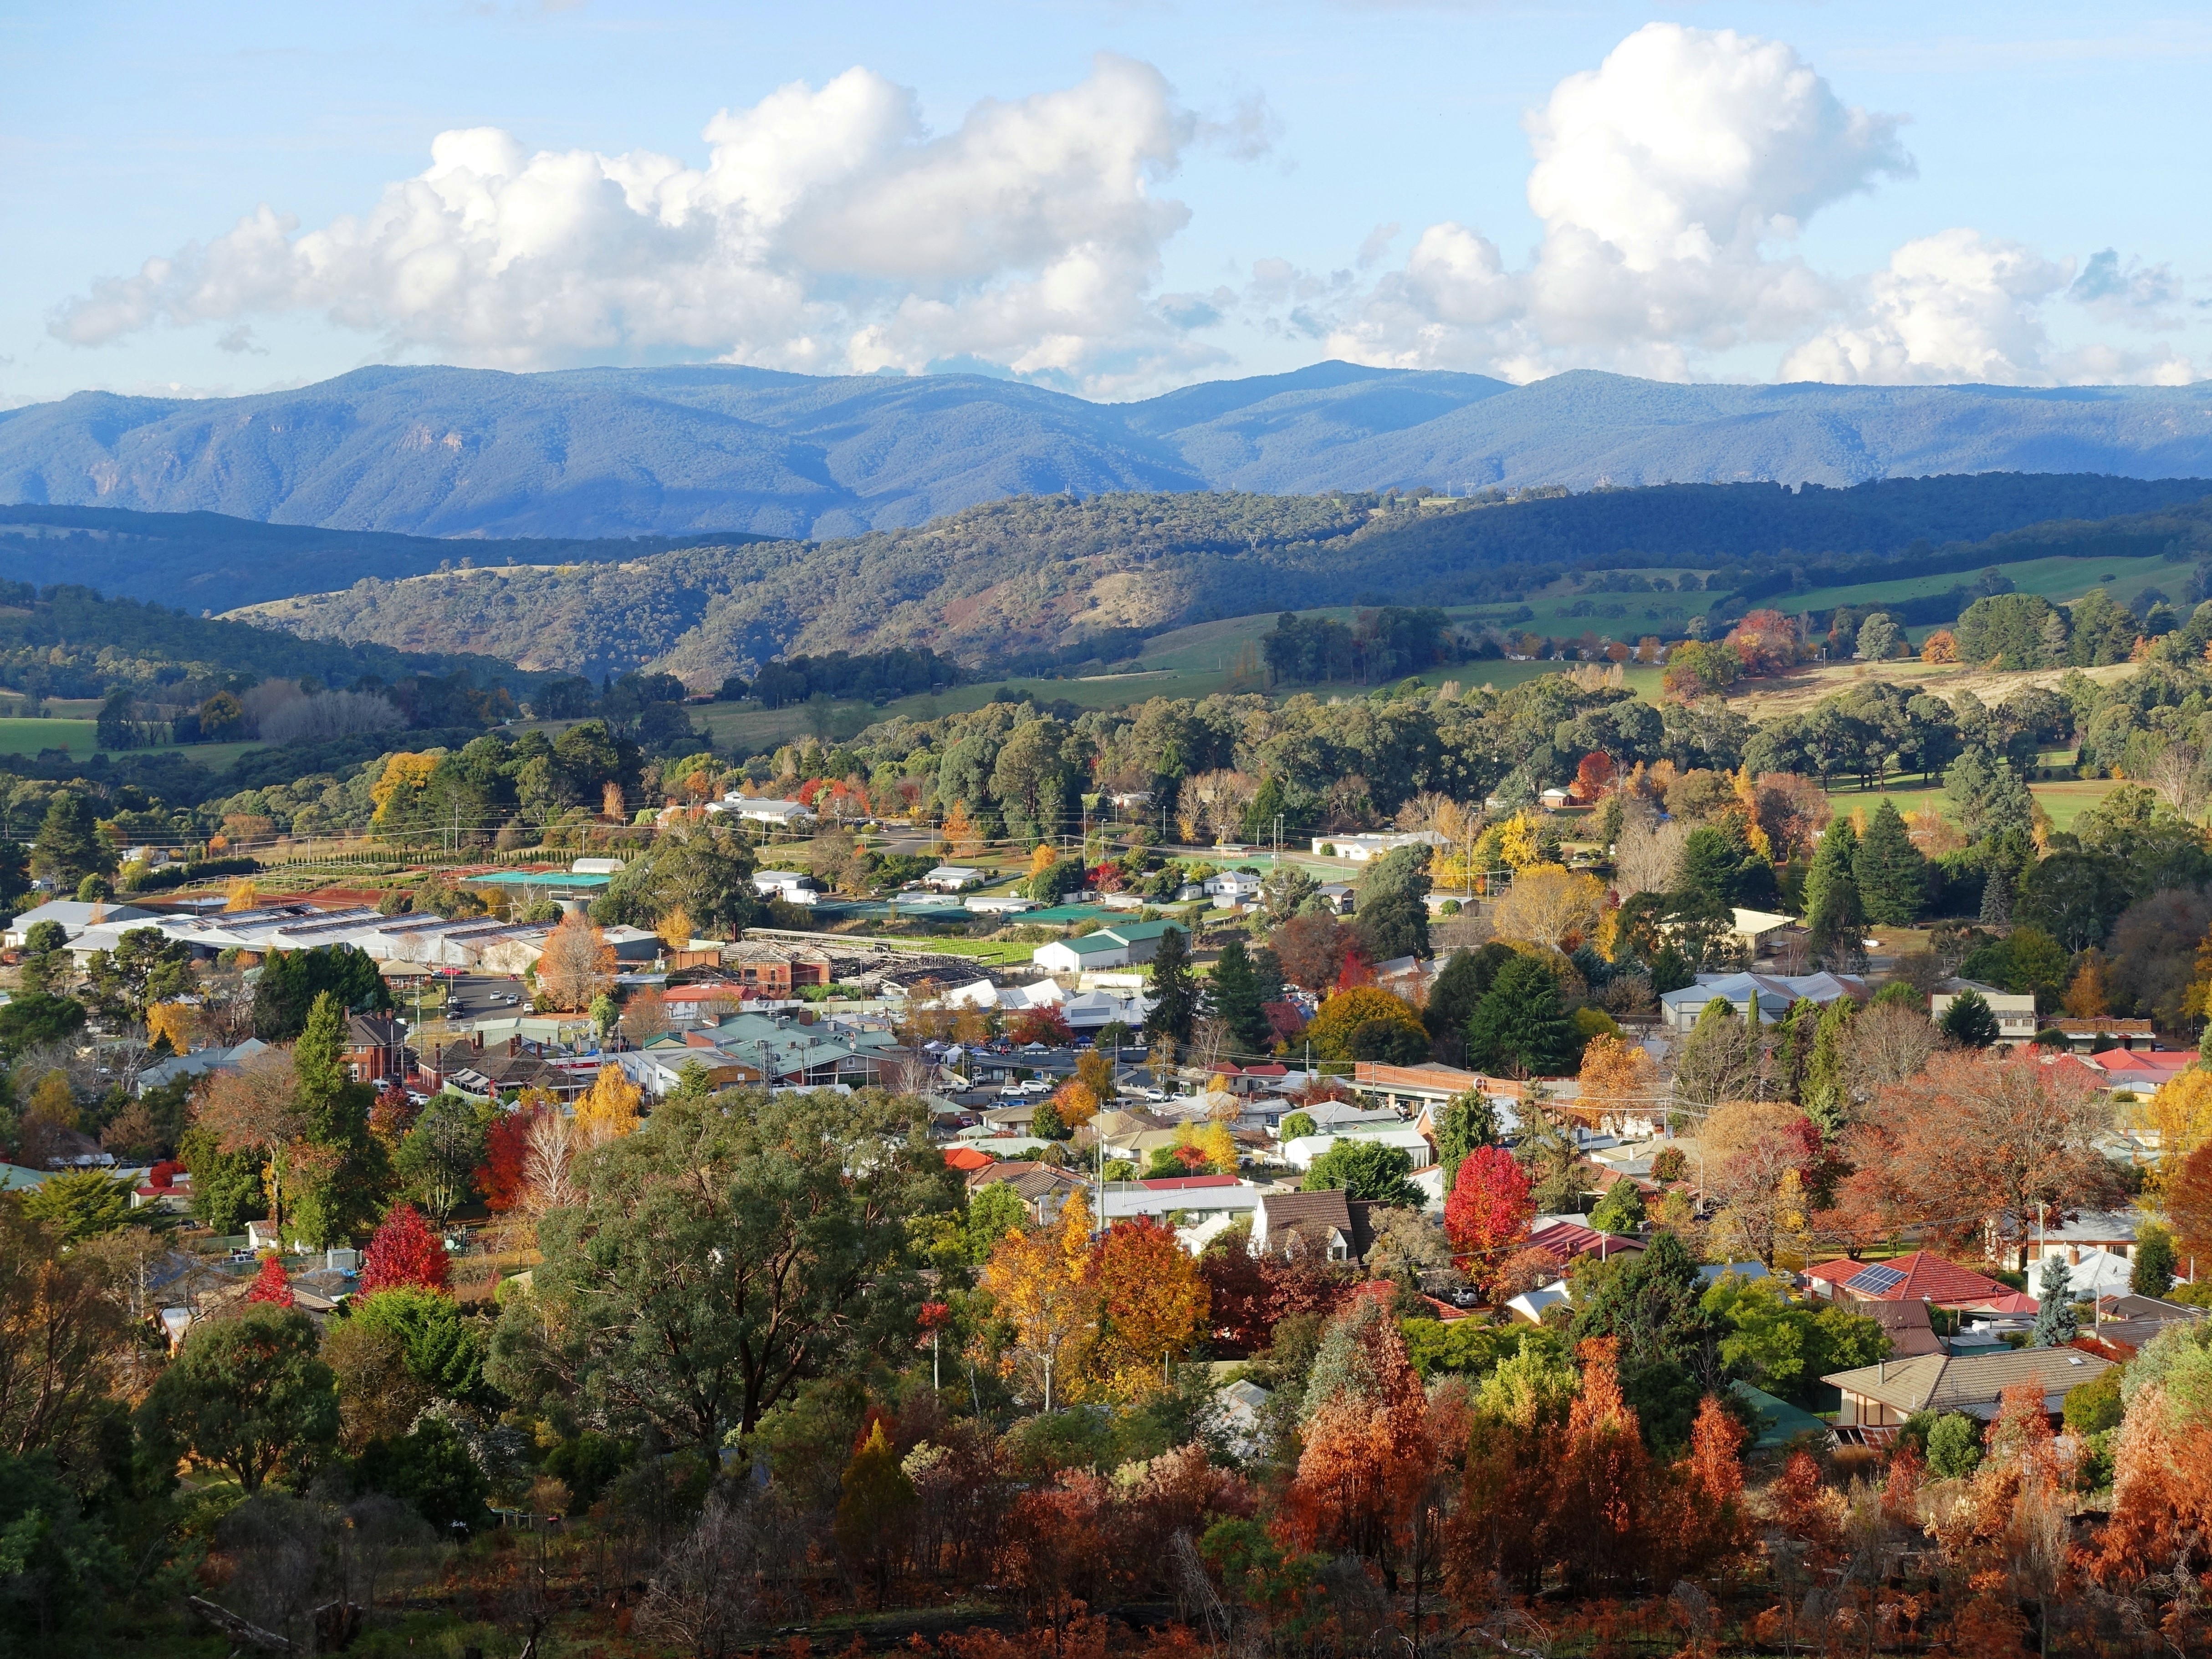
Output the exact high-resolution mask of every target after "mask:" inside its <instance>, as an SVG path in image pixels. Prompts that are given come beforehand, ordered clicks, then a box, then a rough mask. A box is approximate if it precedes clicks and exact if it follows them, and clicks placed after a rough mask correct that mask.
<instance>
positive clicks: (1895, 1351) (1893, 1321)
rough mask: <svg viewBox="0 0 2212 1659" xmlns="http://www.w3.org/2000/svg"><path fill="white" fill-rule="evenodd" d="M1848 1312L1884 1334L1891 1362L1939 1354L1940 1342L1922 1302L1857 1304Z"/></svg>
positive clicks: (1941, 1348)
mask: <svg viewBox="0 0 2212 1659" xmlns="http://www.w3.org/2000/svg"><path fill="white" fill-rule="evenodd" d="M1851 1311H1852V1312H1853V1313H1855V1314H1857V1315H1858V1316H1859V1317H1860V1318H1862V1319H1871V1320H1872V1321H1874V1322H1875V1324H1877V1325H1879V1326H1881V1328H1882V1329H1883V1330H1884V1331H1885V1332H1887V1334H1888V1336H1889V1353H1890V1358H1893V1359H1917V1358H1920V1356H1921V1355H1923V1354H1929V1353H1941V1352H1943V1339H1942V1337H1940V1336H1938V1335H1936V1326H1935V1322H1933V1321H1932V1320H1931V1319H1930V1318H1929V1314H1928V1304H1926V1303H1925V1302H1858V1303H1855V1304H1853V1306H1852V1308H1851Z"/></svg>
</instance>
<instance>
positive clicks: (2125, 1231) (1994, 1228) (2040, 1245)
mask: <svg viewBox="0 0 2212 1659" xmlns="http://www.w3.org/2000/svg"><path fill="white" fill-rule="evenodd" d="M2145 1219H2146V1218H2145V1217H2144V1216H2143V1215H2142V1213H2141V1212H2138V1211H2136V1210H2133V1209H2127V1210H2075V1211H2072V1212H2064V1211H2059V1212H2051V1213H2049V1214H2046V1215H2044V1216H2041V1217H2039V1218H2037V1219H2036V1221H2035V1223H2034V1231H2033V1234H2032V1235H2031V1237H2029V1239H2028V1241H2027V1260H2028V1263H2029V1267H2028V1279H2029V1281H2030V1282H2031V1283H2033V1280H2034V1277H2035V1273H2036V1267H2035V1264H2036V1263H2038V1262H2040V1261H2042V1260H2043V1258H2044V1257H2045V1256H2046V1255H2056V1256H2063V1257H2064V1258H2065V1259H2066V1261H2067V1262H2068V1263H2069V1265H2070V1264H2073V1263H2076V1262H2079V1261H2081V1259H2082V1256H2083V1255H2084V1254H2085V1253H2086V1252H2089V1251H2103V1252H2105V1253H2106V1254H2107V1255H2116V1256H2118V1257H2119V1258H2120V1260H2121V1261H2131V1260H2133V1258H2134V1253H2135V1248H2136V1228H2137V1227H2138V1226H2140V1225H2142V1223H2143V1221H2144V1220H2145ZM2010 1222H2011V1217H2010V1215H2009V1214H2007V1215H2002V1216H1994V1217H1992V1218H1990V1243H1991V1244H1992V1246H1993V1247H1994V1245H1995V1243H1996V1238H1997V1237H1998V1232H1999V1230H2000V1228H2003V1229H2005V1230H2007V1231H2009V1230H2010ZM2076 1283H2077V1284H2078V1283H2079V1281H2078V1280H2077V1281H2076Z"/></svg>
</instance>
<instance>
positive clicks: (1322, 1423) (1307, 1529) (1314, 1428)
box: [1285, 1296, 1435, 1584]
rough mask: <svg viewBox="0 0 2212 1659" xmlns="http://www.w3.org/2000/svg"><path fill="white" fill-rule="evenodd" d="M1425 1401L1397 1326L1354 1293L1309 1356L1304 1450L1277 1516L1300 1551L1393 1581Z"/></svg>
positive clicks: (1426, 1449) (1417, 1475)
mask: <svg viewBox="0 0 2212 1659" xmlns="http://www.w3.org/2000/svg"><path fill="white" fill-rule="evenodd" d="M1425 1405H1426V1401H1425V1398H1424V1396H1423V1393H1422V1389H1421V1383H1420V1378H1419V1376H1417V1375H1415V1373H1414V1370H1413V1362H1412V1360H1411V1358H1409V1357H1408V1356H1407V1352H1406V1341H1405V1338H1404V1336H1403V1335H1402V1334H1401V1332H1400V1331H1399V1328H1398V1322H1397V1321H1396V1320H1395V1319H1393V1318H1392V1317H1391V1316H1390V1312H1389V1306H1388V1304H1386V1303H1385V1302H1384V1301H1383V1299H1382V1298H1380V1297H1374V1296H1361V1297H1357V1298H1355V1299H1354V1301H1353V1303H1352V1307H1351V1308H1350V1309H1349V1310H1347V1311H1346V1313H1345V1314H1344V1315H1343V1316H1342V1317H1341V1318H1340V1319H1338V1320H1337V1321H1335V1322H1334V1323H1333V1324H1332V1325H1331V1326H1330V1327H1329V1329H1328V1334H1326V1336H1325V1337H1324V1338H1323V1339H1322V1346H1321V1350H1320V1352H1318V1353H1316V1355H1315V1357H1314V1363H1313V1369H1312V1371H1311V1373H1310V1376H1309V1378H1308V1381H1307V1384H1306V1395H1305V1400H1304V1405H1303V1407H1302V1408H1301V1411H1300V1416H1301V1419H1302V1429H1303V1433H1302V1439H1303V1448H1302V1449H1301V1450H1300V1452H1299V1455H1298V1466H1297V1475H1296V1476H1295V1478H1294V1479H1293V1480H1292V1481H1291V1490H1290V1493H1289V1496H1288V1500H1287V1502H1286V1504H1285V1521H1286V1522H1287V1523H1288V1525H1289V1527H1290V1529H1291V1534H1292V1536H1293V1538H1294V1539H1295V1540H1296V1541H1297V1544H1298V1546H1299V1547H1301V1548H1304V1549H1317V1550H1322V1551H1325V1552H1328V1553H1342V1554H1349V1555H1354V1556H1357V1557H1358V1558H1359V1559H1362V1560H1364V1561H1367V1562H1370V1563H1372V1564H1374V1565H1376V1566H1378V1567H1380V1568H1381V1569H1382V1571H1383V1574H1384V1582H1385V1583H1386V1584H1389V1583H1391V1582H1392V1581H1394V1580H1395V1577H1396V1570H1397V1565H1398V1558H1399V1555H1400V1553H1401V1550H1402V1548H1403V1547H1404V1545H1405V1543H1406V1531H1407V1522H1409V1521H1410V1519H1411V1518H1412V1516H1411V1509H1412V1504H1413V1499H1414V1498H1415V1497H1416V1495H1417V1493H1418V1492H1419V1488H1420V1486H1421V1485H1422V1480H1421V1477H1422V1475H1423V1474H1424V1473H1425V1470H1426V1468H1427V1466H1428V1464H1429V1462H1430V1461H1431V1458H1432V1457H1433V1456H1434V1455H1435V1449H1434V1448H1433V1447H1432V1446H1431V1445H1430V1443H1429V1441H1428V1436H1427V1432H1426V1428H1427V1423H1426V1411H1425Z"/></svg>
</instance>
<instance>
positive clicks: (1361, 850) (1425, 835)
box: [1313, 829, 1449, 864]
mask: <svg viewBox="0 0 2212 1659" xmlns="http://www.w3.org/2000/svg"><path fill="white" fill-rule="evenodd" d="M1447 845H1449V843H1448V842H1446V841H1445V840H1444V838H1443V836H1441V835H1439V834H1437V832H1436V831H1435V830H1433V829H1416V830H1414V831H1413V832H1411V833H1410V834H1407V835H1390V836H1315V837H1314V841H1313V849H1314V853H1315V854H1316V856H1318V857H1321V858H1340V859H1348V860H1351V861H1352V863H1354V864H1365V863H1367V862H1368V861H1369V860H1371V859H1379V858H1381V857H1382V856H1383V854H1386V853H1395V852H1396V851H1397V850H1398V849H1399V848H1401V847H1443V846H1447Z"/></svg>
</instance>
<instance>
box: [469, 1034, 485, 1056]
mask: <svg viewBox="0 0 2212 1659" xmlns="http://www.w3.org/2000/svg"><path fill="white" fill-rule="evenodd" d="M469 1046H470V1047H471V1048H474V1049H476V1050H477V1053H479V1054H481V1053H483V1032H482V1031H478V1032H477V1033H475V1034H474V1035H473V1036H471V1038H470V1039H469Z"/></svg>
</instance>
